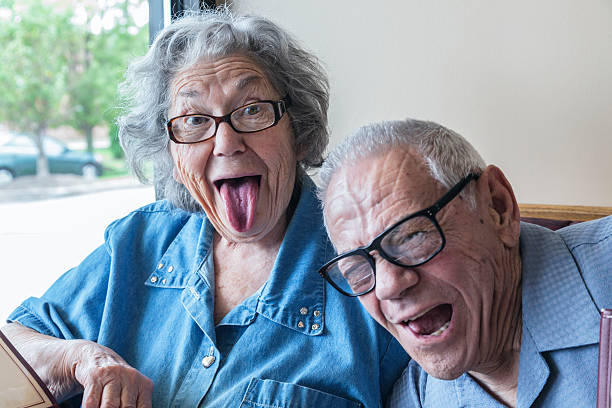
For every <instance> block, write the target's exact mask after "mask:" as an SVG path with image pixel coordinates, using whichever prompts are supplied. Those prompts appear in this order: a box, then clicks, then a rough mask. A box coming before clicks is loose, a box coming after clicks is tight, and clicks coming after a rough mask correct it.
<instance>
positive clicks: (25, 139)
mask: <svg viewBox="0 0 612 408" xmlns="http://www.w3.org/2000/svg"><path fill="white" fill-rule="evenodd" d="M43 149H44V151H45V153H46V155H47V159H48V161H49V172H50V173H72V174H80V175H82V176H83V177H85V178H88V179H94V178H96V177H98V176H100V175H101V174H102V165H101V164H100V163H99V162H98V160H96V158H95V157H94V156H93V155H92V154H89V153H87V152H79V151H75V150H71V149H69V148H68V147H67V146H66V145H65V144H64V143H62V142H60V141H59V140H57V139H54V138H52V137H49V136H44V138H43ZM37 157H38V149H37V148H36V144H35V143H34V140H33V139H32V138H31V137H30V136H27V135H22V134H14V133H9V134H8V135H7V134H5V135H3V137H2V138H0V183H3V182H4V183H6V182H8V181H11V180H13V179H14V178H15V177H19V176H25V175H29V174H36V159H37Z"/></svg>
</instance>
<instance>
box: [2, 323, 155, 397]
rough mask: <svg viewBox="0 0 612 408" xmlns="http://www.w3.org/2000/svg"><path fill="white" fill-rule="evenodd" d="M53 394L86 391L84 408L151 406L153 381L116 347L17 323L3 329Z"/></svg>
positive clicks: (67, 394)
mask: <svg viewBox="0 0 612 408" xmlns="http://www.w3.org/2000/svg"><path fill="white" fill-rule="evenodd" d="M2 333H4V335H5V336H6V337H7V338H8V339H9V340H10V341H11V343H13V345H14V346H15V348H17V350H18V351H19V352H20V353H21V354H22V355H23V357H24V358H25V360H26V361H27V362H28V363H29V364H30V365H31V366H32V368H34V371H36V373H37V374H38V376H39V377H40V378H41V379H42V381H43V382H44V383H45V384H46V385H47V387H48V388H49V390H50V391H51V393H52V394H53V395H54V396H55V397H56V398H57V399H58V400H60V401H61V400H64V399H66V398H68V397H70V396H72V395H75V394H77V393H79V392H83V407H85V408H98V407H107V406H108V407H139V408H140V407H151V396H152V393H153V382H152V381H151V380H150V379H149V378H147V377H145V376H144V375H142V374H141V373H140V372H138V370H136V369H135V368H133V367H131V366H129V365H128V364H127V363H126V362H125V361H124V360H123V359H122V358H121V357H120V356H119V355H118V354H117V353H115V352H114V351H113V350H111V349H109V348H107V347H104V346H102V345H99V344H97V343H94V342H92V341H88V340H61V339H58V338H55V337H51V336H47V335H44V334H40V333H38V332H36V331H34V330H31V329H28V328H27V327H24V326H22V325H20V324H17V323H10V324H8V325H6V326H4V327H3V328H2Z"/></svg>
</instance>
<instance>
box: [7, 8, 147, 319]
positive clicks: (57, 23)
mask: <svg viewBox="0 0 612 408" xmlns="http://www.w3.org/2000/svg"><path fill="white" fill-rule="evenodd" d="M148 12H149V8H148V2H147V1H146V0H0V44H2V46H1V47H0V61H2V63H1V64H0V83H2V90H1V91H0V248H2V251H1V252H2V254H3V268H4V270H5V271H6V273H4V274H3V276H4V279H5V280H4V281H3V283H2V285H0V319H2V320H3V321H4V320H5V319H6V317H7V316H8V315H9V313H10V312H11V311H12V310H13V309H14V308H15V307H17V306H18V305H19V304H20V303H21V302H22V301H23V300H24V299H26V298H27V297H29V296H40V295H42V294H43V293H44V291H45V290H46V289H47V288H48V287H49V286H50V285H51V284H52V283H53V282H54V281H55V280H56V279H57V278H58V277H59V276H60V275H61V274H62V273H64V272H65V271H67V270H68V269H70V268H71V267H73V266H75V265H76V264H78V263H79V262H80V261H81V260H82V259H84V258H85V257H86V256H87V255H88V254H89V253H90V252H91V251H93V250H94V249H95V248H96V247H97V246H98V245H100V244H102V240H103V236H104V229H105V227H106V226H107V225H108V224H109V223H111V222H112V221H113V220H115V219H117V218H120V217H123V216H125V215H127V214H128V213H129V212H130V211H131V210H134V209H136V208H138V207H140V206H142V205H144V204H146V203H149V202H152V201H153V200H154V197H155V195H154V193H153V188H152V187H150V186H142V185H141V184H139V183H138V182H137V181H136V180H135V178H134V177H133V176H131V175H130V173H129V170H128V168H127V166H126V162H125V158H124V157H123V152H122V150H121V147H120V145H119V141H118V137H117V134H118V130H117V126H116V125H115V123H116V119H117V116H118V115H119V113H120V111H119V109H118V106H119V101H118V100H117V87H118V85H119V83H120V82H121V81H122V78H123V75H124V73H125V70H126V68H127V65H128V63H129V62H130V61H131V60H132V59H133V58H134V57H136V56H140V55H144V54H145V53H146V51H147V49H148V43H149V32H148V18H149V15H148ZM37 135H45V136H42V139H40V140H39V139H38V137H40V136H37ZM38 146H42V152H40V153H42V156H41V154H39V148H38ZM66 148H68V149H69V150H70V154H63V152H64V151H65V149H66Z"/></svg>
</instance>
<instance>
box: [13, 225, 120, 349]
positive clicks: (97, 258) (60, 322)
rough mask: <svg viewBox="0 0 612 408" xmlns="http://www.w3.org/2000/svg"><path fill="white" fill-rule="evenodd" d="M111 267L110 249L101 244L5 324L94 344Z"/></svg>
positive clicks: (15, 312)
mask: <svg viewBox="0 0 612 408" xmlns="http://www.w3.org/2000/svg"><path fill="white" fill-rule="evenodd" d="M107 234H108V229H107ZM110 264H111V257H110V250H109V248H108V247H107V245H106V244H104V245H102V246H100V247H99V248H97V249H96V250H95V251H94V252H92V253H91V254H90V255H89V256H88V257H87V258H85V260H84V261H83V262H82V263H81V264H80V265H79V266H77V267H76V268H73V269H71V270H69V271H68V272H66V273H64V274H63V275H62V276H61V277H60V278H59V279H58V280H57V281H55V283H53V285H52V286H51V287H50V288H49V289H48V290H47V292H45V294H44V295H43V296H41V297H40V298H36V297H30V298H28V299H26V300H25V301H24V302H23V303H22V304H21V305H20V306H19V307H17V309H15V310H14V311H13V313H11V315H10V316H9V317H8V321H9V322H16V323H19V324H21V325H23V326H26V327H29V328H31V329H33V330H35V331H37V332H39V333H42V334H46V335H49V336H53V337H57V338H60V339H67V340H70V339H75V338H79V339H87V340H92V341H95V340H96V339H97V337H98V332H99V329H100V322H101V319H102V315H103V313H104V305H105V302H106V298H107V292H108V281H109V270H110Z"/></svg>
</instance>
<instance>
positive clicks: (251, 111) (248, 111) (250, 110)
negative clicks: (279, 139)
mask: <svg viewBox="0 0 612 408" xmlns="http://www.w3.org/2000/svg"><path fill="white" fill-rule="evenodd" d="M259 112H261V106H259V105H249V106H247V107H245V108H244V111H243V113H244V114H245V115H247V116H253V115H257V114H258V113H259Z"/></svg>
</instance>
